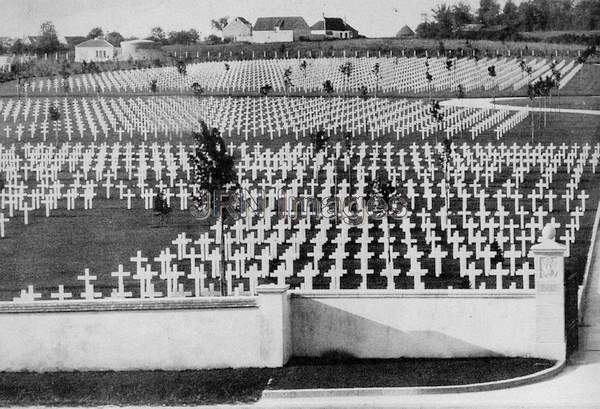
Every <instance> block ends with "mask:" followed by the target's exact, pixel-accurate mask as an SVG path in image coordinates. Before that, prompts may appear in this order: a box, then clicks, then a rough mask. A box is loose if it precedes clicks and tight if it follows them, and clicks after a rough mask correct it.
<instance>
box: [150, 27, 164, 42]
mask: <svg viewBox="0 0 600 409" xmlns="http://www.w3.org/2000/svg"><path fill="white" fill-rule="evenodd" d="M149 39H150V40H153V41H156V42H158V43H162V44H164V43H165V42H166V39H167V35H166V34H165V32H164V30H163V29H162V28H161V27H152V30H150V37H149Z"/></svg>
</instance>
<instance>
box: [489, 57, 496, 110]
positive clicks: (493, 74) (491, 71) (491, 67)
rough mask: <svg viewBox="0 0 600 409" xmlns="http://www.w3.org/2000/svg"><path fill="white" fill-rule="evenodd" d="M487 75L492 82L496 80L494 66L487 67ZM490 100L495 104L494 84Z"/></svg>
mask: <svg viewBox="0 0 600 409" xmlns="http://www.w3.org/2000/svg"><path fill="white" fill-rule="evenodd" d="M488 75H489V76H490V78H493V79H494V80H495V79H496V66H495V65H490V66H489V67H488ZM492 89H493V91H492V96H493V97H492V99H493V103H494V104H495V103H496V84H495V83H494V87H493V88H492Z"/></svg>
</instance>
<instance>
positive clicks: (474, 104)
mask: <svg viewBox="0 0 600 409" xmlns="http://www.w3.org/2000/svg"><path fill="white" fill-rule="evenodd" d="M518 99H520V100H526V99H528V98H527V97H512V98H496V103H495V104H494V103H493V100H492V99H491V98H461V99H450V100H447V101H442V102H440V105H442V106H455V107H464V108H484V109H486V108H487V109H507V110H509V111H534V112H560V113H566V114H584V115H600V110H594V109H573V108H560V109H558V108H538V107H527V106H524V107H523V106H516V105H506V104H502V101H508V100H513V101H514V100H518Z"/></svg>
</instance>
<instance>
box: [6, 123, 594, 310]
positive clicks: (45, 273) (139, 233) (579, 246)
mask: <svg viewBox="0 0 600 409" xmlns="http://www.w3.org/2000/svg"><path fill="white" fill-rule="evenodd" d="M540 118H541V116H540V115H538V116H537V118H536V121H535V122H536V127H537V129H536V138H535V143H537V142H541V143H544V144H548V143H554V144H561V143H563V142H565V143H575V142H577V143H579V144H582V143H585V142H589V143H597V142H600V132H599V129H600V118H598V117H592V116H586V117H582V116H579V115H570V114H551V115H548V117H547V122H548V123H547V126H546V127H545V128H542V125H541V123H540ZM226 139H227V138H226ZM364 140H365V142H367V143H369V144H371V143H373V142H372V141H370V138H367V139H364ZM530 140H531V130H530V124H529V122H528V121H526V122H524V123H522V124H520V125H519V126H517V127H516V128H515V129H514V130H513V131H512V132H511V133H509V134H508V135H506V136H505V137H504V138H503V139H502V140H501V142H502V143H504V144H507V145H510V144H512V143H513V142H517V143H527V142H530ZM289 141H291V138H281V139H275V140H270V139H269V138H268V137H263V138H257V139H256V140H255V141H254V142H255V143H256V142H258V143H261V145H262V146H268V147H269V148H270V149H272V150H273V149H278V148H279V147H280V146H281V145H282V144H283V143H285V142H289ZM337 141H339V139H338V138H333V139H332V143H335V142H337ZM388 141H390V142H392V143H394V144H395V145H396V146H408V145H410V144H411V143H413V142H415V143H417V144H421V143H422V140H421V138H420V137H419V136H417V135H413V136H410V137H407V138H405V139H403V140H401V141H400V142H397V141H396V140H395V137H394V136H392V135H386V136H383V137H381V138H379V139H378V140H377V142H378V143H380V144H382V143H386V142H388ZM184 142H186V143H191V140H186V141H184ZM228 142H229V141H228ZM306 142H307V143H308V141H306ZM356 142H357V143H360V139H358V140H357V141H356ZM463 142H466V143H473V142H472V141H471V140H470V138H469V137H467V136H466V134H465V135H464V136H462V137H461V136H457V137H456V138H455V143H457V144H461V143H463ZM475 142H478V143H480V144H482V143H487V142H492V143H494V144H497V143H498V142H497V141H496V139H495V137H494V136H493V134H492V133H490V132H488V133H485V134H484V135H482V136H480V137H478V138H477V140H476V141H475ZM338 166H340V168H339V169H340V171H341V164H340V163H338ZM505 172H506V170H505ZM409 175H411V173H410V172H409ZM321 177H322V178H324V175H323V174H321ZM409 177H414V176H409ZM506 177H507V174H504V175H503V176H501V177H500V179H502V178H506ZM120 178H125V175H124V174H123V175H120ZM500 179H497V182H496V184H494V183H492V185H491V187H490V189H495V188H496V187H497V186H498V185H497V184H498V183H500V182H499V180H500ZM567 180H568V177H567V175H566V173H565V170H561V171H560V172H559V175H557V176H556V177H555V181H556V182H557V183H561V184H564V183H566V181H567ZM66 181H67V180H66ZM66 181H65V182H66ZM70 182H71V180H68V183H70ZM532 183H533V179H530V180H529V182H527V181H526V183H525V186H529V185H531V184H532ZM597 183H598V182H597V180H596V178H593V177H590V175H589V173H587V174H586V175H585V176H584V177H583V179H582V181H581V185H580V188H582V189H585V190H586V191H587V192H588V193H589V194H591V195H592V197H591V198H590V200H589V201H588V206H590V208H591V207H593V206H595V203H597V201H598V195H599V194H600V192H598V191H597V189H595V186H596V185H597ZM528 184H529V185H528ZM529 190H531V187H530V189H529ZM117 194H118V190H117V189H116V188H113V189H112V196H113V199H110V200H107V199H105V198H104V189H101V191H100V192H99V196H98V197H97V198H96V199H95V201H94V209H93V210H75V211H67V210H64V202H63V203H61V205H60V207H61V208H62V210H61V209H59V210H54V211H52V213H51V217H49V218H46V217H45V216H44V214H43V211H42V210H39V211H36V212H34V214H32V215H31V218H30V224H29V225H27V226H25V225H24V224H23V218H22V216H21V215H19V217H15V218H13V219H12V220H11V222H10V223H9V224H8V225H7V229H6V230H7V237H6V238H5V239H3V240H2V242H1V244H2V245H1V246H0V259H2V260H3V262H2V266H1V267H0V299H3V300H9V299H11V298H12V297H14V296H17V295H18V293H19V291H20V290H21V289H23V288H26V286H27V285H28V284H34V285H35V288H36V291H40V290H41V291H42V293H43V294H44V297H45V298H48V296H49V294H50V292H53V291H55V290H56V287H57V286H58V285H59V284H64V285H65V287H66V290H67V291H72V292H73V293H74V295H75V296H77V295H78V293H79V292H80V291H82V282H81V281H78V280H77V279H76V276H77V275H79V274H81V273H82V272H83V269H84V268H90V271H91V273H92V274H95V275H97V276H98V281H97V282H96V283H95V284H96V286H97V291H102V292H103V294H104V295H105V296H108V295H109V294H110V288H113V287H114V285H115V279H114V278H112V277H111V276H110V272H112V271H116V269H117V266H118V264H124V266H125V268H126V270H127V271H131V269H132V268H133V264H132V263H131V262H130V258H131V257H133V256H135V254H136V252H137V250H141V251H142V254H143V255H144V256H146V257H150V258H151V260H150V261H152V258H153V257H156V256H158V253H159V251H160V250H161V249H164V248H165V247H167V246H169V245H170V244H171V240H174V239H175V238H176V236H177V234H179V233H181V232H186V234H187V235H188V237H191V238H193V239H196V238H197V237H198V236H199V234H200V233H201V232H203V231H206V229H207V228H208V225H209V224H210V221H204V222H199V221H197V220H195V219H194V218H193V217H192V216H191V215H190V213H189V212H188V211H180V210H178V205H179V202H178V200H177V199H174V201H173V203H172V207H173V209H174V211H173V213H172V217H171V220H170V221H169V222H168V223H167V226H166V227H165V226H160V227H159V220H158V218H157V217H156V216H154V214H153V211H151V210H143V203H142V201H141V199H139V198H138V199H135V200H134V202H133V209H132V210H127V209H126V205H125V202H123V201H118V200H115V199H114V197H115V196H116V195H117ZM475 202H476V200H475V201H473V203H470V205H469V206H470V207H475V208H476V207H477V203H475ZM416 205H417V207H418V208H420V207H419V206H424V201H423V200H422V199H418V200H417V203H416ZM458 205H459V204H458V202H457V203H455V205H453V206H458ZM81 206H82V205H81V202H79V204H78V206H77V207H78V208H79V209H80V208H81ZM507 206H508V204H507ZM557 209H558V210H557V212H558V213H557V214H556V216H558V215H560V214H562V213H560V212H562V211H564V210H562V209H561V208H560V207H558V206H557ZM488 210H493V209H492V208H490V209H488ZM507 210H509V211H510V210H511V209H510V208H508V209H507ZM553 216H554V215H553ZM593 219H594V214H593V212H588V214H586V216H585V217H584V219H583V220H582V228H581V230H580V232H579V233H578V237H577V242H576V243H575V245H574V246H572V247H571V251H572V256H571V257H570V258H569V259H568V260H567V269H568V270H569V271H577V272H578V273H579V274H580V275H583V267H584V266H585V260H586V257H587V249H588V244H589V243H588V242H589V238H590V236H591V227H592V222H593ZM416 220H417V219H416V218H415V219H413V222H415V221H416ZM457 220H458V219H455V223H456V222H457ZM377 226H378V223H376V225H375V231H374V232H373V233H372V234H373V235H375V236H376V235H377V234H379V235H380V234H381V231H380V230H379V229H377ZM335 232H336V230H335V229H331V230H330V233H331V234H333V236H331V237H329V239H330V240H333V239H334V236H335ZM392 234H393V235H399V234H401V233H400V230H399V227H398V226H397V227H396V228H395V229H394V230H393V231H392ZM419 234H420V233H419ZM359 235H360V231H359V229H351V231H350V236H351V242H349V243H348V245H347V249H346V250H347V251H355V250H356V246H357V244H356V240H357V237H358V236H359ZM438 235H442V233H441V232H438ZM442 236H443V235H442ZM422 239H423V238H422V237H420V236H419V240H420V241H421V240H422ZM443 245H444V246H445V247H444V248H445V249H446V250H447V249H449V247H448V246H447V244H443ZM334 246H335V245H334V244H333V243H332V242H329V243H327V244H326V245H325V260H323V261H322V265H321V268H322V270H323V271H324V270H326V269H328V268H329V265H330V263H332V261H331V260H328V259H327V258H328V257H329V256H330V255H331V252H332V251H333V250H334V248H335V247H334ZM382 246H383V245H382V244H381V245H378V244H373V245H372V246H371V247H370V249H371V251H376V254H379V253H380V252H381V251H382ZM426 247H427V246H424V247H423V248H420V249H419V250H420V251H423V250H427V248H426ZM283 248H284V247H280V249H281V250H283ZM353 249H354V250H353ZM308 251H309V248H308V247H307V246H302V248H301V259H300V261H298V262H297V263H295V265H294V269H295V270H299V269H300V268H302V267H303V266H304V264H305V263H306V262H307V260H308V259H307V252H308ZM478 263H479V262H478ZM276 266H277V262H276V261H273V262H272V263H271V268H272V269H275V268H276ZM358 266H359V263H358V261H357V260H354V259H352V260H347V261H346V263H345V267H346V268H347V269H349V274H348V275H347V276H345V277H344V279H343V280H342V285H343V288H355V287H356V286H357V285H358V284H357V283H358V281H357V280H358V279H359V278H360V276H358V275H356V274H354V270H355V269H356V268H357V267H358ZM382 266H383V264H382V261H381V260H378V259H377V256H376V257H375V258H374V260H373V261H372V264H371V268H374V269H375V271H376V274H373V275H371V276H370V278H369V279H370V280H371V281H370V282H369V286H370V287H372V288H385V285H386V281H385V278H384V277H382V276H380V275H379V274H378V273H377V272H378V271H379V270H380V269H381V268H382ZM396 266H397V267H399V268H401V269H402V271H406V270H407V268H408V260H405V259H401V260H398V261H397V262H396ZM182 267H183V268H189V266H188V265H187V264H185V262H184V263H183V265H182ZM457 267H458V265H457V262H456V261H455V260H448V261H447V264H446V265H445V267H444V268H445V271H448V272H449V275H444V276H443V277H440V278H439V279H436V278H435V277H430V278H429V279H428V283H429V284H428V286H433V287H438V286H439V287H441V288H445V286H447V285H454V286H456V287H464V286H465V280H464V279H462V278H459V277H457V276H456V269H457ZM423 268H428V269H430V271H432V270H433V265H432V260H429V259H426V260H423ZM478 268H481V266H479V265H478ZM452 272H454V273H452ZM398 280H399V282H398V285H399V288H405V287H406V288H411V285H412V284H411V281H412V279H411V278H409V277H408V278H407V277H406V275H405V274H404V273H403V275H402V276H401V277H398ZM481 281H486V282H489V284H493V282H494V279H493V277H483V276H482V277H481ZM512 281H515V282H516V283H517V284H519V278H518V277H514V278H511V279H510V280H506V282H505V283H504V285H506V286H508V285H509V284H510V282H512ZM298 282H299V279H298V278H297V277H292V278H291V279H290V283H292V284H297V283H298ZM126 283H127V285H128V287H129V289H130V290H132V291H133V292H134V294H135V293H137V282H136V281H134V280H132V279H128V280H126ZM163 284H164V283H161V285H163ZM314 285H315V287H316V288H328V286H329V278H327V277H325V276H324V275H323V273H322V274H321V275H319V276H318V277H316V278H315V280H314ZM467 285H468V283H467ZM186 286H187V287H188V288H191V286H192V283H190V282H187V283H186ZM159 290H162V289H161V288H159Z"/></svg>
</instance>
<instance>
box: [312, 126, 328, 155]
mask: <svg viewBox="0 0 600 409" xmlns="http://www.w3.org/2000/svg"><path fill="white" fill-rule="evenodd" d="M310 141H311V143H312V146H313V153H314V154H315V155H316V154H317V153H319V152H322V151H323V150H325V148H326V147H327V143H328V141H329V136H327V135H326V134H325V131H324V130H323V129H319V130H318V131H317V132H316V133H315V134H312V135H310Z"/></svg>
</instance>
